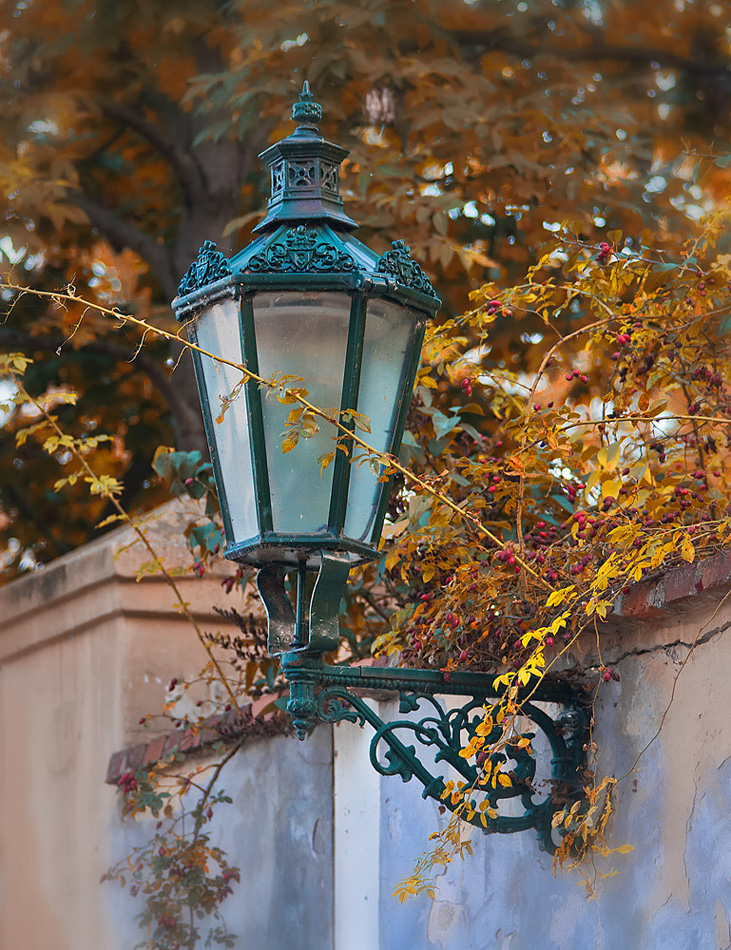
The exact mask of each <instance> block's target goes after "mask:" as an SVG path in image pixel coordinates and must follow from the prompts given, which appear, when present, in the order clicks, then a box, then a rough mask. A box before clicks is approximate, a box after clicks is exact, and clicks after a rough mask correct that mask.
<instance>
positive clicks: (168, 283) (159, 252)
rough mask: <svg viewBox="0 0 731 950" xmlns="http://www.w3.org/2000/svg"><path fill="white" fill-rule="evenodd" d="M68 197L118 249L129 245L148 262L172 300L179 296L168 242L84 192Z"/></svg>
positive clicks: (72, 193)
mask: <svg viewBox="0 0 731 950" xmlns="http://www.w3.org/2000/svg"><path fill="white" fill-rule="evenodd" d="M68 199H69V201H70V202H72V203H73V204H75V205H76V206H77V207H79V208H81V210H82V211H83V212H84V213H85V214H86V215H87V217H88V218H89V221H90V222H91V224H92V226H93V227H95V228H97V229H98V230H99V232H100V233H101V234H102V236H103V237H104V238H106V240H107V241H109V243H110V244H111V245H112V247H114V248H115V249H116V250H121V249H122V248H125V247H126V248H129V249H130V250H131V251H134V252H135V254H139V256H140V257H141V258H143V259H144V260H145V261H147V263H148V264H149V265H150V269H151V270H152V272H153V274H154V275H155V276H156V277H157V279H158V280H159V281H160V284H161V285H162V287H163V289H164V291H165V294H166V295H167V297H168V300H172V299H173V297H175V296H176V294H177V287H178V279H177V277H176V275H175V273H174V271H173V267H172V262H171V260H170V255H169V253H168V251H167V248H165V247H164V245H161V244H158V243H157V242H156V241H155V239H154V238H153V237H152V236H151V235H150V234H146V233H145V232H144V231H142V230H140V228H138V227H136V226H135V225H134V224H130V222H129V221H125V220H124V219H123V218H120V217H119V216H118V215H116V214H115V213H114V212H113V211H111V210H110V209H109V208H105V207H104V205H102V204H100V203H99V202H98V201H96V200H95V199H94V198H90V197H89V196H88V195H86V194H84V193H83V192H80V191H76V192H74V191H72V192H69V195H68Z"/></svg>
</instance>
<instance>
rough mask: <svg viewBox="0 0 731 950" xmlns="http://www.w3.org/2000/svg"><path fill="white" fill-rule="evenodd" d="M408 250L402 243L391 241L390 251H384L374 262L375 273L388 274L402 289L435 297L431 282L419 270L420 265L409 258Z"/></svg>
mask: <svg viewBox="0 0 731 950" xmlns="http://www.w3.org/2000/svg"><path fill="white" fill-rule="evenodd" d="M410 250H411V248H410V247H407V246H406V244H404V242H403V241H392V242H391V250H390V251H386V253H385V254H384V255H382V256H381V257H379V259H378V261H377V262H376V273H377V274H390V276H391V277H395V278H396V280H397V281H398V282H399V283H400V284H403V286H404V287H411V288H412V289H413V290H418V291H420V292H421V293H422V294H429V296H430V297H436V292H435V291H434V288H433V287H432V285H431V281H430V280H429V278H428V277H427V276H426V274H425V273H424V271H423V270H422V269H421V265H420V264H417V263H416V261H415V260H414V259H413V258H412V257H411V256H410V254H409V251H410Z"/></svg>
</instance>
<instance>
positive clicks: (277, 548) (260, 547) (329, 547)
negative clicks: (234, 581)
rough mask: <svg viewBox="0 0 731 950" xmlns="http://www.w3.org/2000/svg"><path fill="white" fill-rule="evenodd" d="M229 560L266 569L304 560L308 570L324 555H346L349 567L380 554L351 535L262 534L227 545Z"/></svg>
mask: <svg viewBox="0 0 731 950" xmlns="http://www.w3.org/2000/svg"><path fill="white" fill-rule="evenodd" d="M224 554H225V556H226V557H227V558H228V559H229V560H230V561H237V562H239V563H241V564H253V565H255V566H256V567H261V568H265V567H266V566H267V565H269V564H276V565H279V566H286V567H287V568H288V570H295V569H298V568H299V567H300V565H301V564H302V563H303V562H304V564H305V565H306V567H307V569H308V570H310V571H312V570H318V569H319V567H320V565H321V564H322V562H323V557H324V555H325V554H328V555H336V554H337V555H340V554H343V555H345V557H347V558H348V561H349V564H350V566H351V567H355V565H356V564H364V563H365V562H366V561H372V560H373V559H374V558H377V557H378V556H379V554H380V552H379V551H378V549H377V548H376V547H374V546H373V545H372V544H366V543H365V542H364V541H354V540H352V539H350V538H342V537H336V536H335V535H322V534H312V535H306V534H304V535H303V534H297V535H290V534H273V533H272V534H265V535H262V536H259V537H256V538H251V539H250V540H248V541H241V542H239V543H236V542H234V543H233V544H228V545H227V546H226V550H225V552H224Z"/></svg>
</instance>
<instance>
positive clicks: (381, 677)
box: [258, 552, 589, 853]
mask: <svg viewBox="0 0 731 950" xmlns="http://www.w3.org/2000/svg"><path fill="white" fill-rule="evenodd" d="M288 572H292V569H291V568H290V567H287V566H285V565H268V566H267V567H264V568H262V569H261V570H260V572H259V580H258V584H259V591H260V594H261V596H262V600H263V602H264V605H265V607H266V610H267V614H268V618H269V650H270V653H272V654H278V655H279V656H280V662H281V668H282V672H283V673H284V675H285V677H286V678H287V680H288V682H289V690H290V691H289V700H288V703H287V711H288V712H289V714H290V716H291V717H292V721H293V725H294V727H295V730H296V732H297V735H298V737H299V738H300V739H305V738H306V737H307V735H308V734H309V733H310V732H311V730H312V729H313V727H314V726H315V725H316V724H317V723H318V722H324V723H337V722H342V721H348V722H352V723H356V724H358V725H360V726H365V725H368V726H370V727H371V729H372V730H373V736H372V738H371V743H370V760H371V764H372V765H373V768H374V769H375V770H376V771H377V772H379V773H380V774H381V775H384V776H385V775H400V776H401V779H402V781H404V782H408V781H410V780H411V779H412V778H415V779H417V781H418V782H420V783H421V785H422V786H423V791H422V795H423V797H424V798H432V799H434V800H435V801H437V802H439V804H440V805H443V806H444V807H445V808H446V809H448V810H450V811H452V812H455V813H457V814H458V815H459V817H460V818H461V819H462V820H464V821H467V822H468V823H469V824H471V825H474V826H475V827H477V828H479V829H480V830H482V831H483V832H484V833H485V834H493V833H500V834H511V833H514V832H517V831H525V830H527V829H530V828H533V829H534V830H535V831H536V833H537V835H538V840H539V844H540V847H541V848H542V849H543V850H545V851H548V852H550V853H555V851H556V848H557V847H558V845H559V844H560V833H559V832H558V831H556V830H554V828H553V819H554V816H555V815H556V814H557V812H559V811H562V810H564V809H565V808H566V807H567V805H571V804H573V803H574V802H576V801H580V800H581V799H582V797H583V788H582V780H584V779H585V772H586V769H587V761H586V749H587V747H588V743H589V733H588V723H589V715H588V711H587V706H586V702H585V700H584V698H583V696H584V694H583V693H581V692H579V691H577V690H575V689H574V688H573V687H572V686H570V685H569V684H567V683H563V682H542V683H540V684H539V686H538V687H537V688H535V689H534V690H532V691H531V692H530V693H529V694H528V693H526V694H524V695H522V696H521V695H519V696H518V697H517V698H516V699H517V706H518V707H519V709H518V712H517V714H516V715H515V717H514V720H513V721H512V722H511V724H510V728H509V732H506V731H505V730H504V728H503V725H495V726H493V728H492V732H490V733H488V734H487V735H486V736H483V738H484V740H485V742H484V745H485V748H486V749H488V750H489V749H490V748H491V747H495V746H496V747H497V750H499V751H497V750H493V751H492V752H490V751H488V752H485V753H478V754H477V755H470V756H469V757H465V755H464V754H461V753H462V752H463V750H464V749H465V748H466V747H467V746H468V745H469V744H470V742H471V740H474V739H475V737H476V736H479V735H480V731H478V730H481V731H483V732H484V729H485V727H484V722H485V713H486V708H487V707H489V706H491V705H492V704H497V703H499V701H500V699H501V698H502V697H501V695H500V693H499V692H498V691H496V690H495V689H494V687H493V682H494V679H495V678H494V676H493V675H491V674H485V673H469V672H457V673H451V674H449V675H447V674H444V673H442V672H441V671H439V670H408V669H390V668H383V667H372V666H371V667H364V666H329V665H327V664H325V662H324V659H323V654H324V653H325V652H328V651H331V650H334V649H335V648H336V647H337V646H338V644H339V639H338V627H337V614H338V607H339V603H340V597H341V596H342V592H343V590H344V587H345V583H346V581H347V577H348V573H349V559H348V557H347V555H344V554H333V553H329V552H322V560H321V567H320V570H319V573H318V575H317V577H316V579H315V583H314V587H313V586H312V583H311V576H310V580H309V581H308V574H309V573H310V572H308V571H307V570H306V567H305V564H304V562H303V564H302V565H301V566H300V569H299V570H298V571H297V584H296V595H295V597H294V598H293V599H294V606H293V603H292V601H291V600H290V599H289V596H288V595H287V593H286V589H285V578H286V575H287V573H288ZM310 591H311V592H310ZM374 692H376V693H380V694H383V693H385V694H387V695H389V696H393V698H395V699H398V704H399V716H400V718H397V719H393V720H388V721H386V720H384V719H383V718H381V716H380V714H379V712H378V709H377V706H376V704H375V703H374V702H373V700H372V699H369V694H370V695H371V696H372V695H373V693H374ZM451 697H455V698H457V697H458V699H451ZM417 749H418V751H417ZM420 753H421V754H420ZM539 760H540V761H541V762H542V763H543V760H545V764H542V765H541V768H540V770H539V768H538V765H539ZM450 773H451V775H450ZM500 775H502V776H503V781H502V782H501V781H497V780H496V778H499V776H500ZM506 777H507V780H506Z"/></svg>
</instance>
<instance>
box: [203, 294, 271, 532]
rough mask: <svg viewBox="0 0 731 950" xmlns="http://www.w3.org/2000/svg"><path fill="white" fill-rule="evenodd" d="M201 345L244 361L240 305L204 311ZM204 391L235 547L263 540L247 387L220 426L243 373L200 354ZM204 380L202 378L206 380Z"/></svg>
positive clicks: (224, 304)
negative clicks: (225, 400) (227, 399)
mask: <svg viewBox="0 0 731 950" xmlns="http://www.w3.org/2000/svg"><path fill="white" fill-rule="evenodd" d="M195 331H196V337H197V340H198V346H200V347H201V348H202V349H204V350H208V351H209V353H215V354H216V355H218V356H223V357H225V359H227V360H231V361H232V362H235V363H241V362H242V355H241V326H240V317H239V305H238V303H237V302H236V301H235V300H234V299H233V298H232V297H227V298H225V299H224V300H221V301H218V302H216V303H215V304H213V306H211V307H209V308H207V309H206V310H204V311H203V312H202V313H201V314H200V316H199V317H198V318H197V319H196V321H195ZM198 359H199V361H200V362H199V367H200V369H199V372H198V378H199V387H200V388H201V389H202V388H203V386H205V390H206V392H205V395H203V394H201V395H202V398H203V399H205V400H206V401H207V404H208V406H209V407H210V416H211V425H210V434H211V436H212V438H213V445H211V456H212V457H214V456H215V457H216V458H217V459H218V465H219V466H220V471H221V477H222V479H223V486H222V485H218V490H219V492H220V493H222V495H225V497H222V498H221V505H222V506H223V505H226V506H227V508H228V513H229V518H230V520H231V527H232V528H233V532H234V537H233V538H227V541H228V542H229V543H232V542H233V541H237V542H241V541H246V540H248V539H249V538H252V537H254V536H255V535H258V533H259V530H258V524H257V517H256V503H255V498H254V479H253V474H252V461H251V447H250V444H249V417H248V412H247V408H246V397H245V394H244V389H243V386H242V387H240V388H239V390H238V392H237V395H236V398H235V399H234V400H233V402H232V403H231V404H230V405H229V406H228V408H227V409H226V412H225V413H224V414H223V418H222V419H221V421H220V422H218V421H217V419H218V418H219V417H220V415H221V406H222V402H221V400H222V399H223V398H225V397H227V396H229V395H230V394H231V393H232V392H233V390H234V389H235V387H236V386H237V385H238V384H239V383H240V382H241V373H240V372H239V371H238V370H236V369H234V367H233V366H228V365H227V364H226V363H217V362H216V361H215V360H212V359H210V357H208V356H203V355H202V354H198ZM201 376H202V379H201Z"/></svg>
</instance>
